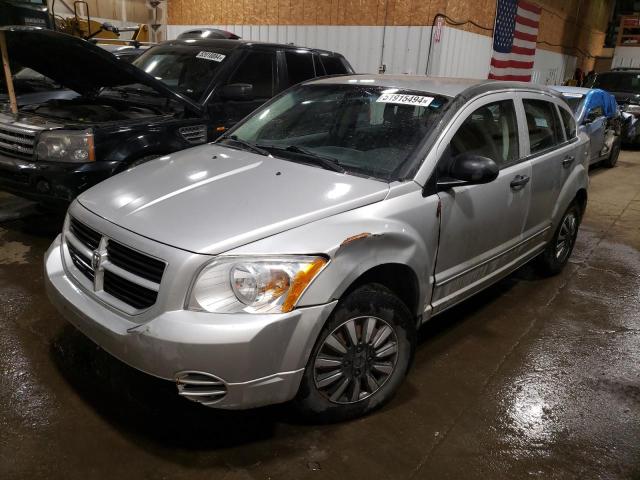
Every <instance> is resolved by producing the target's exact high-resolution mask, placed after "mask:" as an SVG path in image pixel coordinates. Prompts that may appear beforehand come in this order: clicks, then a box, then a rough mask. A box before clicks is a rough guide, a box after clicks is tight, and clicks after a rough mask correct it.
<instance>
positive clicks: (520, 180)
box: [510, 175, 531, 190]
mask: <svg viewBox="0 0 640 480" xmlns="http://www.w3.org/2000/svg"><path fill="white" fill-rule="evenodd" d="M529 180H531V179H530V178H529V177H528V176H527V175H516V176H515V177H513V180H511V184H510V185H511V189H512V190H520V189H521V188H523V187H524V186H525V185H526V184H527V183H529Z"/></svg>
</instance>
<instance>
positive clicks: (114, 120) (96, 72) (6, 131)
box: [0, 27, 353, 207]
mask: <svg viewBox="0 0 640 480" xmlns="http://www.w3.org/2000/svg"><path fill="white" fill-rule="evenodd" d="M0 30H3V31H4V32H5V35H6V39H7V45H8V50H9V58H10V61H11V62H12V63H15V64H19V65H21V66H24V67H28V68H31V69H33V70H35V71H37V72H39V73H41V74H43V75H45V76H47V77H49V78H51V79H53V80H54V81H55V82H57V83H59V84H60V85H63V86H65V87H67V88H70V89H72V90H75V91H76V92H78V93H79V94H80V96H78V97H76V98H73V99H63V100H51V101H47V102H45V103H39V104H32V105H28V106H25V107H21V108H20V110H19V113H18V115H12V114H11V113H10V111H9V108H8V105H5V106H4V108H3V110H2V111H0V189H2V190H5V191H8V192H11V193H15V194H17V195H20V196H23V197H26V198H31V199H34V200H38V201H40V202H41V203H43V204H44V205H49V206H53V207H55V206H65V205H66V204H67V203H68V202H69V201H70V200H72V199H73V198H74V197H76V196H77V195H78V194H79V193H80V192H82V191H83V190H85V189H87V188H89V187H91V186H92V185H95V184H96V183H98V182H100V181H102V180H103V179H105V178H107V177H109V176H111V175H114V174H116V173H118V172H120V171H122V170H124V169H126V168H128V167H130V166H133V165H136V164H138V163H142V162H144V161H146V160H149V159H151V158H156V157H159V156H162V155H166V154H168V153H171V152H175V151H177V150H182V149H184V148H188V147H192V146H194V145H198V144H201V143H205V142H208V141H212V140H214V139H215V138H216V137H218V136H219V135H220V134H221V133H222V132H224V131H225V130H227V129H228V128H229V127H231V126H232V125H234V124H235V123H236V122H238V121H239V120H240V119H242V118H243V117H244V116H246V115H247V114H248V113H250V112H251V111H253V110H254V109H255V108H257V107H258V106H260V105H261V104H262V103H264V102H265V101H267V100H268V99H270V98H271V97H273V96H274V95H275V94H277V93H279V92H280V91H282V90H284V89H286V88H288V87H289V86H291V85H294V84H296V83H299V82H302V81H303V80H307V79H309V78H313V77H317V76H324V75H335V74H347V73H352V72H353V69H352V68H351V66H350V65H349V63H348V62H347V61H346V60H345V59H344V57H343V56H342V55H340V54H337V53H333V52H327V51H322V50H315V49H308V48H302V47H297V46H293V45H279V44H267V43H258V42H247V41H242V40H225V39H208V38H193V37H190V38H183V39H178V40H173V41H167V42H163V43H161V44H159V45H157V46H155V47H152V48H150V49H149V50H148V51H146V52H145V53H144V54H142V55H141V56H140V57H139V58H137V59H136V60H135V61H134V62H133V64H130V63H127V62H126V61H123V60H118V59H117V58H116V57H115V56H113V55H111V54H110V53H108V52H106V51H104V50H103V49H101V48H100V47H98V46H96V45H93V44H92V43H90V42H86V41H84V40H81V39H79V38H76V37H72V36H69V35H65V34H63V33H59V32H54V31H51V30H44V29H37V28H32V27H2V28H0Z"/></svg>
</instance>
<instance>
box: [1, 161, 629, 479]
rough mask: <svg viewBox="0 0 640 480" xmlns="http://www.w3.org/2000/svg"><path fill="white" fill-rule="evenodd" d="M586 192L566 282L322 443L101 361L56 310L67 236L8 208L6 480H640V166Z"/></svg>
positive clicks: (496, 296) (509, 288)
mask: <svg viewBox="0 0 640 480" xmlns="http://www.w3.org/2000/svg"><path fill="white" fill-rule="evenodd" d="M590 176H591V182H592V183H591V191H590V199H589V206H588V209H587V214H586V217H585V220H584V223H583V226H582V228H581V230H580V234H579V237H578V244H577V246H576V249H575V251H574V254H573V257H572V260H571V263H570V265H569V266H568V268H566V270H565V271H564V272H563V273H562V274H561V275H559V276H557V277H554V278H551V279H544V278H540V277H539V276H537V275H536V274H535V273H534V272H533V270H532V269H531V268H530V267H524V268H522V269H521V270H520V271H518V272H516V273H515V274H514V275H512V276H510V277H509V278H507V279H505V280H504V281H502V282H500V283H499V284H497V285H495V286H494V287H492V288H491V289H489V290H488V291H486V292H484V293H482V294H480V295H479V296H477V297H476V298H474V299H472V300H470V301H468V302H466V303H465V304H463V305H461V306H459V307H456V308H455V309H454V310H452V311H450V312H448V313H446V314H444V315H443V316H441V317H438V318H436V319H434V320H432V322H430V323H429V324H428V325H427V326H426V327H425V328H424V329H423V330H422V331H421V335H420V342H419V347H418V351H417V355H416V360H415V365H414V368H413V370H412V371H411V372H410V374H409V376H408V378H407V381H406V382H405V383H404V385H403V386H402V388H401V390H400V392H399V394H398V395H397V396H396V397H395V399H394V400H393V401H392V402H391V403H390V404H389V405H388V406H386V407H385V408H384V409H383V410H381V411H379V412H377V413H375V414H373V415H371V416H369V417H367V418H363V419H360V420H356V421H352V422H349V423H344V424H338V425H321V426H318V425H309V424H304V423H302V422H300V421H299V420H298V419H297V418H296V417H295V416H294V415H293V414H292V413H291V410H290V409H289V408H288V407H287V405H282V406H275V407H269V408H264V409H259V410H254V411H248V412H223V411H216V410H209V409H206V408H203V407H200V406H198V405H196V404H192V403H190V402H188V401H187V400H183V399H181V398H178V397H177V395H175V388H174V386H173V385H172V384H171V383H169V382H164V381H160V380H156V379H153V378H150V377H147V376H146V375H143V374H140V373H138V372H136V371H134V370H132V369H130V368H128V367H126V366H124V365H123V364H121V363H119V362H118V361H116V360H114V359H113V358H111V357H109V356H108V355H107V354H105V353H104V352H102V351H100V350H99V349H97V348H96V347H94V345H93V344H92V343H91V342H89V341H88V340H86V339H85V338H84V337H83V336H82V335H81V334H79V333H77V332H76V331H75V330H74V329H73V328H72V327H70V326H69V325H67V323H66V322H65V321H64V320H63V319H62V318H61V317H60V316H59V315H58V314H57V313H56V311H54V309H53V307H52V306H51V305H50V304H49V302H48V301H47V299H46V297H45V294H44V289H43V278H42V275H43V274H42V257H43V253H44V251H45V249H46V248H47V246H48V245H49V244H50V242H51V241H52V239H53V238H54V236H55V235H56V234H57V232H58V231H59V229H60V221H59V219H55V218H50V217H47V216H33V215H29V214H25V215H26V216H25V217H24V218H23V219H16V218H14V217H16V216H17V215H12V214H7V209H9V210H10V211H11V212H15V211H16V210H20V211H23V210H24V211H27V212H29V210H30V209H29V207H28V206H26V207H25V206H24V205H23V206H20V205H17V204H16V199H15V198H13V197H8V196H2V197H0V210H2V209H3V205H4V207H5V208H4V210H5V216H4V217H2V214H0V222H1V223H0V478H1V479H5V480H8V479H34V478H47V479H49V478H64V479H69V480H71V479H98V478H121V479H125V478H136V479H174V478H175V479H181V478H189V479H194V480H195V479H226V480H231V479H342V478H367V479H368V480H374V479H396V478H402V479H412V478H420V479H427V478H428V479H502V478H511V479H523V478H540V479H556V478H557V479H567V478H579V479H591V478H593V479H595V478H598V479H610V478H611V479H620V478H628V479H640V252H639V250H640V152H638V151H636V152H623V154H622V156H621V158H620V161H619V163H618V166H617V167H616V168H614V169H612V170H607V169H603V168H598V169H594V170H593V171H592V173H591V175H590ZM17 203H18V204H19V203H20V202H17ZM9 213H10V212H9ZM31 213H33V212H31Z"/></svg>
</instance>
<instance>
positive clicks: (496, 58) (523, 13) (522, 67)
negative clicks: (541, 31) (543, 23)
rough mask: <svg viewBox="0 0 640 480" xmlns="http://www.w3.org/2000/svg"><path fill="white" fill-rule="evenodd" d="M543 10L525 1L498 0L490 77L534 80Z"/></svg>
mask: <svg viewBox="0 0 640 480" xmlns="http://www.w3.org/2000/svg"><path fill="white" fill-rule="evenodd" d="M541 11H542V10H541V8H540V7H539V6H538V5H536V4H534V3H529V2H525V1H524V0H498V9H497V12H496V24H495V27H494V30H493V56H492V57H491V67H490V69H489V78H492V79H495V80H519V81H522V82H529V81H531V71H532V70H533V59H534V57H535V54H536V41H537V40H538V25H539V23H540V13H541Z"/></svg>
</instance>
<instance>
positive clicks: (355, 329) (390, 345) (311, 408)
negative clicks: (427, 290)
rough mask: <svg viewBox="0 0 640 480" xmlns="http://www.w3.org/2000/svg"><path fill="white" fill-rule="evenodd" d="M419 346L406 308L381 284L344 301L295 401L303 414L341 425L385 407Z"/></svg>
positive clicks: (321, 339)
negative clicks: (350, 419) (337, 422)
mask: <svg viewBox="0 0 640 480" xmlns="http://www.w3.org/2000/svg"><path fill="white" fill-rule="evenodd" d="M414 345H415V325H414V321H413V319H412V316H411V314H410V312H409V310H408V309H407V307H406V305H405V304H404V303H403V302H402V301H401V300H400V299H399V298H398V297H396V296H395V295H394V294H393V293H392V292H391V291H390V290H389V289H387V288H386V287H384V286H382V285H379V284H370V285H365V286H363V287H360V288H358V289H356V290H354V291H353V292H351V293H350V294H349V295H347V297H346V298H344V300H342V301H341V302H340V303H339V304H338V306H337V308H336V310H335V311H334V312H333V314H332V315H331V317H330V319H329V320H328V321H327V324H326V325H325V327H324V328H323V330H322V332H321V333H320V336H319V338H318V341H317V342H316V345H315V347H314V349H313V351H312V352H311V355H310V357H309V361H308V363H307V367H306V370H305V372H304V376H303V378H302V383H301V385H300V390H299V392H298V395H297V397H296V399H295V403H296V406H297V407H298V410H300V411H301V412H302V413H303V414H305V415H307V416H310V417H313V418H314V419H316V420H320V421H340V420H346V419H349V418H355V417H358V416H361V415H364V414H365V413H368V412H370V411H372V410H374V409H376V408H378V407H380V406H382V405H383V404H384V403H386V402H387V401H388V400H389V399H391V397H392V396H393V394H394V393H395V391H396V390H397V389H398V387H399V385H400V383H401V382H402V380H403V379H404V377H405V374H406V372H407V369H408V367H409V364H410V361H411V358H412V356H413V350H414Z"/></svg>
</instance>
